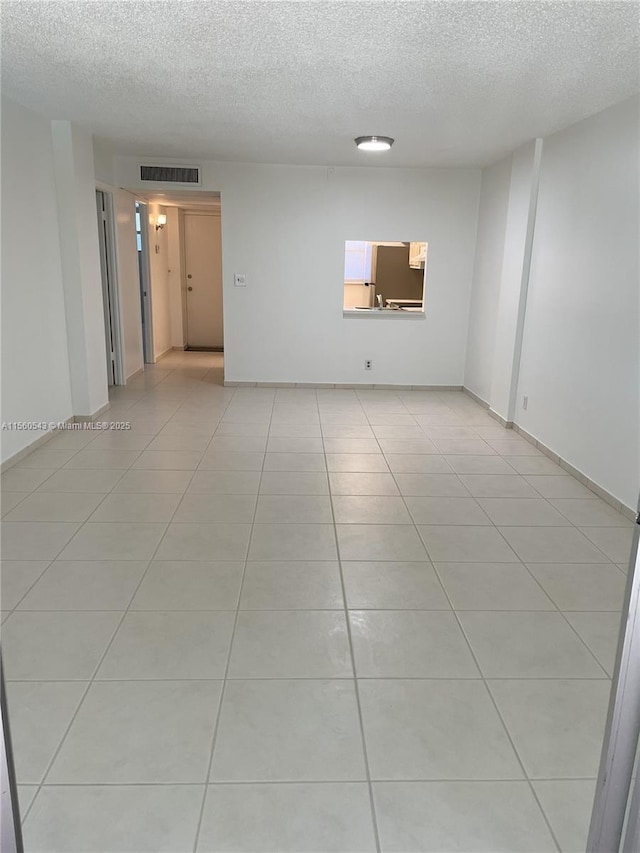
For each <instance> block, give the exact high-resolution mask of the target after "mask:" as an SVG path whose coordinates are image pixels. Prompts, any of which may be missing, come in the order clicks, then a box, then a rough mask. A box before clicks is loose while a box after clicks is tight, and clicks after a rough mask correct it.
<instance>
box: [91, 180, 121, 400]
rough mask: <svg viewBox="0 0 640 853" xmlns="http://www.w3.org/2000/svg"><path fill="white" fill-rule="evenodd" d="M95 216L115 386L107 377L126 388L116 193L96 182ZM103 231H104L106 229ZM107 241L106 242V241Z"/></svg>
mask: <svg viewBox="0 0 640 853" xmlns="http://www.w3.org/2000/svg"><path fill="white" fill-rule="evenodd" d="M95 189H96V216H97V218H98V225H100V222H102V229H100V228H99V230H98V252H99V255H100V277H101V284H102V306H103V311H104V321H105V355H106V357H107V364H109V362H111V363H112V364H113V380H114V381H113V383H112V382H111V371H109V374H108V384H109V385H125V384H126V380H125V375H124V357H123V348H122V341H123V339H124V334H123V329H122V314H121V311H120V287H119V282H118V250H117V246H116V229H115V218H114V204H113V192H112V191H111V189H109V188H107V187H106V186H105V185H104V184H100V183H96V188H95ZM99 194H101V195H102V201H103V205H102V211H101V215H99V209H98V204H97V202H98V197H99ZM103 229H104V230H103ZM103 238H104V239H103ZM108 328H110V330H111V346H109V344H108V342H107V330H108Z"/></svg>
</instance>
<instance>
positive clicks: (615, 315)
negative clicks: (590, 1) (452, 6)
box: [517, 98, 640, 507]
mask: <svg viewBox="0 0 640 853" xmlns="http://www.w3.org/2000/svg"><path fill="white" fill-rule="evenodd" d="M638 104H639V102H638V99H637V98H633V99H630V100H627V101H625V102H623V103H622V104H618V105H616V106H613V107H611V108H609V109H607V110H605V111H603V112H601V113H599V114H597V115H595V116H593V117H591V118H589V119H587V120H585V121H583V122H580V123H579V124H576V125H573V126H572V127H570V128H568V129H567V130H565V131H562V132H561V133H557V134H555V135H554V136H551V137H549V138H548V139H546V140H545V143H544V153H543V158H542V170H541V179H540V192H539V198H538V209H537V217H536V228H535V237H534V243H533V256H532V263H531V277H530V283H529V297H528V303H527V313H526V323H525V331H524V343H523V350H522V363H521V370H520V382H519V387H518V398H519V402H520V407H519V408H518V410H517V422H518V423H519V424H521V425H522V427H523V428H524V429H526V430H527V431H528V432H530V433H532V434H533V435H534V436H535V437H536V438H538V439H539V440H540V441H542V442H544V444H546V445H548V446H549V447H551V448H552V449H553V450H554V451H555V452H556V453H558V454H559V455H560V456H563V457H564V458H566V459H567V461H568V462H570V463H571V464H572V465H574V466H575V467H576V468H578V469H579V470H581V471H582V472H584V473H585V474H586V475H587V476H588V477H590V478H591V479H592V480H594V481H595V482H596V483H598V484H599V485H600V486H602V487H603V488H605V489H607V491H609V492H611V493H612V494H613V495H614V496H615V497H616V498H618V499H619V500H621V501H623V502H624V503H625V504H626V505H627V506H631V507H633V506H635V504H636V501H637V498H638V468H639V466H638V435H639V425H638V396H639V388H640V377H639V366H638V351H639V350H638V343H639V342H638V293H639V289H638V282H639V280H640V277H639V268H638V227H639V218H638V162H639V153H640V152H639V151H638V126H639V125H638V119H639V116H638ZM524 394H526V395H527V396H528V397H529V405H528V409H527V410H526V411H524V410H523V409H522V407H521V401H522V396H523V395H524Z"/></svg>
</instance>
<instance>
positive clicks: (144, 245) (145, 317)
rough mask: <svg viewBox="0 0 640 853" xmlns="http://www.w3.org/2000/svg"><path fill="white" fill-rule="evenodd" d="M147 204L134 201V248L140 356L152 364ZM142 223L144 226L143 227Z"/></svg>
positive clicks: (146, 362) (145, 361)
mask: <svg viewBox="0 0 640 853" xmlns="http://www.w3.org/2000/svg"><path fill="white" fill-rule="evenodd" d="M147 221H148V214H147V205H146V204H144V203H143V202H140V201H136V248H137V249H138V280H139V282H140V317H141V320H142V356H143V360H144V363H145V364H153V363H154V358H153V323H152V321H151V316H152V315H151V310H152V309H151V271H150V268H149V235H148V230H147V227H146V224H147ZM143 225H144V227H143Z"/></svg>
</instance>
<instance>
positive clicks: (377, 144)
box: [355, 136, 394, 151]
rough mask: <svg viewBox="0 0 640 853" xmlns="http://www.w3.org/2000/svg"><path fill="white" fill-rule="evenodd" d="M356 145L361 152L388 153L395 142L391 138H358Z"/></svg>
mask: <svg viewBox="0 0 640 853" xmlns="http://www.w3.org/2000/svg"><path fill="white" fill-rule="evenodd" d="M355 143H356V145H357V146H358V148H359V149H360V150H361V151H388V150H389V149H390V148H391V146H392V145H393V143H394V140H393V139H392V138H391V137H390V136H356V138H355Z"/></svg>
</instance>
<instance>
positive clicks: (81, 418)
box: [72, 403, 111, 424]
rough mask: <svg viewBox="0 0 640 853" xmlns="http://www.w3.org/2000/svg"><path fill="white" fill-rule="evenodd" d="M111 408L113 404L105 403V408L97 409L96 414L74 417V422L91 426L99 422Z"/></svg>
mask: <svg viewBox="0 0 640 853" xmlns="http://www.w3.org/2000/svg"><path fill="white" fill-rule="evenodd" d="M110 408H111V403H105V405H104V406H100V408H99V409H96V410H95V412H93V414H91V415H74V416H73V418H72V420H73V422H74V423H76V424H90V423H92V422H93V421H97V420H98V418H99V417H101V416H102V415H104V413H105V412H107V411H108V410H109V409H110Z"/></svg>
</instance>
